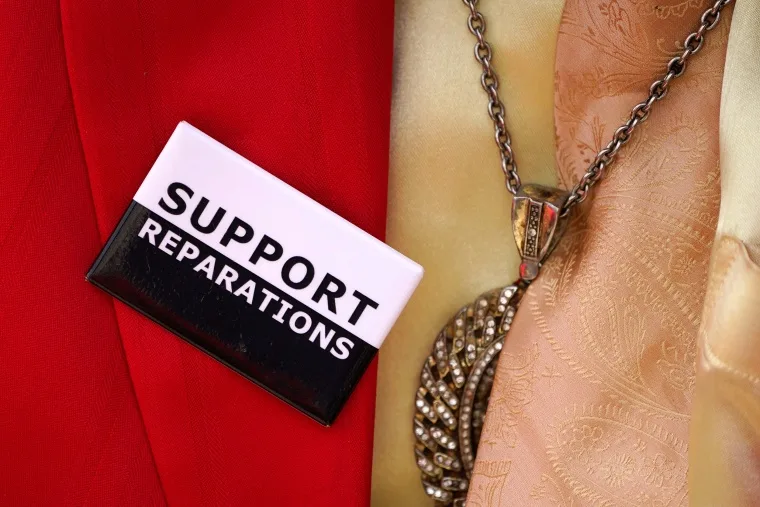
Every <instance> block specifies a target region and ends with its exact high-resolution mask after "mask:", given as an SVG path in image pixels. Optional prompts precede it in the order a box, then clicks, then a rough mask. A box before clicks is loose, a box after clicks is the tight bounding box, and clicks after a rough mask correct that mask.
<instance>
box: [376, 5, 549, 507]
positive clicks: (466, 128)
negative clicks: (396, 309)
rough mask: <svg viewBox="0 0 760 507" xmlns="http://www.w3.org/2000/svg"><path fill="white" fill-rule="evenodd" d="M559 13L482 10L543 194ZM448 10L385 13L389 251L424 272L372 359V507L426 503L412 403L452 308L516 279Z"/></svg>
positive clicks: (464, 43)
mask: <svg viewBox="0 0 760 507" xmlns="http://www.w3.org/2000/svg"><path fill="white" fill-rule="evenodd" d="M562 5H563V1H562V0H545V1H542V2H527V3H526V2H525V1H520V0H488V1H487V2H486V1H484V2H481V6H482V9H483V12H484V15H485V17H486V21H487V23H488V26H487V30H488V31H487V33H488V38H489V40H490V41H491V42H492V44H493V47H494V65H495V68H496V70H497V71H498V73H499V76H500V77H501V83H500V84H501V93H502V97H503V99H504V102H505V104H506V107H507V111H508V113H509V117H508V123H509V125H512V126H514V127H513V129H512V130H513V131H512V140H513V144H514V148H515V152H516V154H517V161H518V164H519V166H520V174H521V175H522V176H523V177H524V178H525V179H526V180H528V181H531V182H542V183H544V184H550V185H555V184H556V181H554V180H555V171H554V164H555V163H554V154H555V149H554V129H553V112H554V105H553V104H554V58H555V55H554V50H555V46H556V38H557V32H558V26H559V20H560V14H561V11H562ZM467 12H468V11H467V8H466V7H465V6H464V5H463V4H462V2H461V1H458V0H454V1H446V2H443V1H441V0H398V1H397V2H396V43H395V46H396V47H395V50H396V55H395V59H396V62H395V65H396V66H395V69H394V90H393V93H394V95H393V112H392V129H391V135H392V138H391V159H390V160H391V167H390V192H389V195H390V201H389V206H388V233H387V238H388V242H389V243H390V244H391V246H393V247H394V248H396V249H398V250H399V251H401V252H402V253H404V254H406V255H408V256H409V257H411V258H412V259H414V260H416V261H417V262H419V263H421V264H422V265H423V266H424V267H425V270H426V272H425V277H424V278H423V280H422V284H421V285H420V288H419V289H418V290H417V293H416V294H415V296H414V298H413V299H412V301H411V302H410V304H409V306H408V307H407V309H406V310H405V312H404V314H403V315H402V317H401V319H400V320H399V321H398V323H397V324H396V326H395V328H394V330H393V332H392V333H391V335H390V336H389V337H388V339H387V340H386V341H385V343H384V344H383V347H382V349H381V350H380V368H379V374H378V375H379V378H378V395H377V416H376V424H375V454H374V466H373V480H372V504H373V505H374V506H378V507H385V506H394V507H397V506H398V507H403V506H414V507H417V506H420V505H427V504H428V503H429V501H428V500H426V497H425V496H424V494H423V492H422V487H421V486H420V482H419V473H418V471H417V469H416V467H415V463H414V454H413V452H412V445H413V443H414V441H413V435H412V415H413V409H414V407H413V400H414V392H415V389H416V386H417V382H418V376H419V372H420V368H421V366H422V363H423V360H424V358H425V356H426V355H427V354H428V353H429V351H430V347H431V345H432V343H433V338H435V336H436V334H437V333H438V331H439V330H440V328H441V326H443V324H444V323H445V322H446V321H447V320H448V319H449V317H451V315H452V314H453V312H455V311H456V310H457V309H458V308H459V307H461V306H462V305H464V304H466V303H467V302H469V301H471V300H472V299H474V298H475V297H476V296H477V295H478V294H480V293H481V292H483V291H485V290H488V289H491V288H494V287H497V286H499V285H504V284H507V283H510V282H511V281H513V280H514V279H515V278H516V273H517V252H516V249H515V247H514V241H513V239H512V233H511V229H510V225H509V224H510V216H509V212H510V205H511V200H510V199H509V195H508V193H507V191H506V189H505V188H504V178H503V176H502V174H501V171H500V166H499V158H498V152H497V149H496V147H495V144H494V141H493V134H492V132H493V131H492V127H491V123H490V119H489V118H488V114H487V112H486V98H485V93H484V92H483V90H482V89H481V88H480V84H479V77H480V67H479V65H478V64H477V62H475V60H474V58H473V51H472V49H473V45H474V39H473V37H472V35H471V34H470V33H469V31H468V30H467V25H466V16H467Z"/></svg>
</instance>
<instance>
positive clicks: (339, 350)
mask: <svg viewBox="0 0 760 507" xmlns="http://www.w3.org/2000/svg"><path fill="white" fill-rule="evenodd" d="M421 278H422V268H421V267H420V266H419V265H418V264H416V263H415V262H413V261H411V260H409V259H408V258H406V257H404V256H403V255H401V254H400V253H398V252H396V251H395V250H393V249H392V248H390V247H389V246H387V245H386V244H384V243H382V242H381V241H378V240H377V239H375V238H374V237H372V236H371V235H369V234H367V233H366V232H364V231H362V230H361V229H359V228H358V227H356V226H354V225H352V224H351V223H349V222H348V221H346V220H344V219H343V218H341V217H339V216H338V215H336V214H335V213H333V212H331V211H329V210H328V209H327V208H325V207H324V206H322V205H320V204H318V203H317V202H315V201H314V200H312V199H310V198H309V197H306V196H305V195H303V194H302V193H300V192H298V191H297V190H295V189H294V188H292V187H290V186H288V185H287V184H285V183H284V182H282V181H280V180H279V179H277V178H275V177H274V176H272V175H271V174H269V173H268V172H266V171H265V170H263V169H261V168H260V167H258V166H256V165H255V164H253V163H251V162H249V161H248V160H246V159H244V158H243V157H242V156H240V155H238V154H237V153H235V152H233V151H232V150H230V149H229V148H227V147H225V146H223V145H222V144H220V143H219V142H217V141H215V140H214V139H212V138H211V137H209V136H207V135H206V134H204V133H203V132H201V131H200V130H198V129H196V128H195V127H193V126H191V125H190V124H188V123H185V122H182V123H180V124H179V125H178V126H177V128H176V130H175V131H174V133H173V134H172V136H171V138H170V139H169V142H168V143H167V144H166V146H165V147H164V149H163V151H162V152H161V154H160V155H159V157H158V159H157V160H156V162H155V164H154V165H153V168H152V169H151V170H150V172H149V173H148V176H147V177H146V178H145V180H144V181H143V183H142V185H141V186H140V188H139V190H138V191H137V194H135V196H134V199H133V200H132V203H131V204H130V206H129V208H128V209H127V211H126V213H125V214H124V216H123V217H122V219H121V221H120V222H119V225H118V226H117V227H116V230H115V231H114V232H113V234H112V235H111V237H110V238H109V240H108V242H107V243H106V245H105V247H104V248H103V250H102V251H101V252H100V255H98V258H97V259H96V260H95V263H94V264H93V266H92V267H91V268H90V270H89V272H88V273H87V279H88V280H89V281H90V282H92V283H93V284H95V285H97V286H98V287H100V288H101V289H103V290H105V291H107V292H108V293H110V294H111V295H113V296H114V297H116V298H118V299H120V300H121V301H123V302H124V303H126V304H128V305H129V306H131V307H133V308H134V309H136V310H138V311H140V312H142V313H143V314H145V315H146V316H148V317H150V318H151V319H153V320H154V321H156V322H157V323H159V324H161V325H163V326H164V327H166V328H168V329H169V330H170V331H172V332H174V333H175V334H177V335H178V336H180V337H181V338H183V339H185V340H187V341H188V342H190V343H191V344H193V345H195V346H196V347H198V348H200V349H201V350H203V351H205V352H207V353H208V354H210V355H211V356H213V357H214V358H216V359H218V360H219V361H221V362H222V363H224V364H226V365H227V366H229V367H231V368H233V369H234V370H236V371H238V372H239V373H241V374H242V375H244V376H245V377H247V378H249V379H250V380H252V381H253V382H255V383H256V384H258V385H260V386H261V387H263V388H265V389H266V390H268V391H270V392H271V393H273V394H275V395H276V396H278V397H279V398H281V399H283V400H285V401H287V402H288V403H290V404H291V405H293V406H294V407H296V408H298V409H299V410H301V411H303V412H304V413H306V414H308V415H309V416H311V417H313V418H314V419H316V420H317V421H319V422H320V423H322V424H324V425H330V424H331V423H332V422H333V421H334V420H335V418H336V417H337V415H338V412H339V411H340V409H341V408H342V406H343V405H344V403H345V402H346V400H347V399H348V396H349V395H350V394H351V392H352V391H353V389H354V387H355V386H356V383H357V382H358V380H359V378H360V377H361V375H362V374H363V373H364V371H365V370H366V368H367V366H368V365H369V363H370V361H371V360H372V358H373V357H374V355H375V353H376V352H377V349H378V348H379V347H380V345H381V344H382V343H383V340H384V339H385V337H386V335H387V334H388V332H389V331H390V329H391V326H393V324H394V322H395V321H396V319H397V318H398V316H399V313H400V312H401V310H402V309H403V308H404V306H405V305H406V303H407V301H408V300H409V298H410V297H411V295H412V292H414V290H415V288H416V287H417V284H418V283H419V281H420V279H421Z"/></svg>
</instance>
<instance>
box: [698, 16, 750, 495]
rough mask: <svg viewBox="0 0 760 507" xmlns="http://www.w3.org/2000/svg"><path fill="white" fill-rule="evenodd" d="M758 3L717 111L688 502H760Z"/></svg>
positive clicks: (733, 51)
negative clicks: (713, 206) (716, 170)
mask: <svg viewBox="0 0 760 507" xmlns="http://www.w3.org/2000/svg"><path fill="white" fill-rule="evenodd" d="M759 31H760V4H758V3H757V2H737V4H736V7H735V10H734V16H733V20H732V24H731V37H730V38H729V41H728V51H727V55H726V67H725V74H724V81H723V95H722V99H721V113H720V143H721V149H720V152H721V153H720V159H721V192H722V199H721V206H720V216H719V220H718V227H717V234H716V245H715V248H714V249H713V253H712V261H711V269H710V278H709V280H710V283H709V285H708V290H707V297H706V298H705V306H704V314H703V318H702V326H701V328H700V333H699V340H700V344H699V345H700V353H699V355H698V356H697V363H698V370H697V380H696V393H695V400H694V408H693V411H692V420H691V430H690V446H689V488H690V494H691V504H692V505H694V506H698V507H702V506H705V507H708V506H712V505H725V506H730V507H734V506H736V507H739V506H751V505H756V504H757V499H758V498H760V317H759V316H758V312H757V309H758V308H759V307H760V267H758V265H757V261H758V259H760V213H758V211H757V203H758V201H759V200H760V173H758V170H757V153H758V151H759V150H760V139H759V138H758V126H757V118H758V117H760V98H758V93H757V90H758V83H760V61H758V59H757V58H756V57H755V55H756V54H757V52H758V51H760V41H758V38H757V34H758V32H759Z"/></svg>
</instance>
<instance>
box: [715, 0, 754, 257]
mask: <svg viewBox="0 0 760 507" xmlns="http://www.w3.org/2000/svg"><path fill="white" fill-rule="evenodd" d="M720 145H721V148H720V163H721V191H722V194H723V199H722V200H721V204H720V216H719V218H718V235H728V236H734V237H736V238H737V239H739V240H740V241H742V242H744V243H745V244H746V245H747V248H748V249H749V251H750V254H751V255H752V256H753V259H754V260H755V261H759V260H760V0H739V1H738V2H736V6H735V9H734V19H733V21H732V22H731V38H730V39H729V44H728V53H727V55H726V68H725V77H724V81H723V97H722V103H721V113H720Z"/></svg>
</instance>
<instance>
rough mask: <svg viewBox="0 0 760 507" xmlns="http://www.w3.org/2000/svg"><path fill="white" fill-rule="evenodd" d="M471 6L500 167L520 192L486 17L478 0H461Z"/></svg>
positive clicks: (477, 55)
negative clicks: (487, 32) (478, 5)
mask: <svg viewBox="0 0 760 507" xmlns="http://www.w3.org/2000/svg"><path fill="white" fill-rule="evenodd" d="M462 1H463V2H464V4H465V5H466V6H467V7H469V8H470V16H469V17H468V18H467V27H468V28H469V29H470V32H472V34H473V35H474V36H475V38H476V39H478V40H477V42H476V43H475V59H476V60H477V61H478V63H480V65H481V66H482V67H483V74H482V75H481V76H480V84H481V86H482V87H483V90H485V92H486V94H487V95H488V116H490V117H491V119H492V120H493V125H494V139H495V140H496V146H498V148H499V153H500V154H501V170H502V171H503V172H504V177H505V178H506V183H507V189H508V190H509V191H510V192H512V194H517V191H518V190H520V176H519V175H518V174H517V163H516V162H515V156H514V153H513V152H512V140H511V139H510V137H509V131H508V130H507V123H506V121H505V119H504V115H505V114H506V109H505V108H504V103H503V102H502V101H501V99H500V98H499V79H498V78H497V77H496V73H495V72H494V70H493V67H491V58H492V56H493V53H492V52H491V45H490V44H489V43H488V42H486V40H485V38H484V36H485V33H486V20H485V18H483V15H482V14H481V13H480V12H479V11H478V9H477V4H478V0H462Z"/></svg>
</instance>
